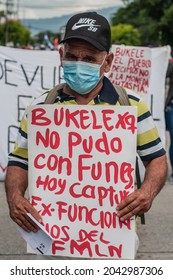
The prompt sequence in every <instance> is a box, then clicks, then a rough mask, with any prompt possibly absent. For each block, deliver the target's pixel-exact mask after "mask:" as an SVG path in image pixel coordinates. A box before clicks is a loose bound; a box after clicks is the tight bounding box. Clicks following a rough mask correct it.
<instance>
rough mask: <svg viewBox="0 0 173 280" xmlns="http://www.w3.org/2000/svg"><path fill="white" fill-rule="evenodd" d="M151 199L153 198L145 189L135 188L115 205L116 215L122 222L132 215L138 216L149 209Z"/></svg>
mask: <svg viewBox="0 0 173 280" xmlns="http://www.w3.org/2000/svg"><path fill="white" fill-rule="evenodd" d="M152 201H153V198H152V197H151V196H150V194H149V193H147V192H146V191H145V190H143V189H138V190H135V191H134V192H133V193H131V194H130V195H128V196H127V197H126V198H125V199H124V200H122V201H121V203H120V204H119V205H118V206H117V208H116V209H117V211H118V213H117V215H118V217H119V218H120V220H121V221H122V222H124V221H125V220H128V219H130V218H132V217H133V216H140V215H141V214H143V213H145V212H147V211H148V210H149V209H150V207H151V205H152Z"/></svg>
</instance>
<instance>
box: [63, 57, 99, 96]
mask: <svg viewBox="0 0 173 280" xmlns="http://www.w3.org/2000/svg"><path fill="white" fill-rule="evenodd" d="M103 62H104V61H103ZM102 65H103V63H102V64H101V65H100V64H93V63H88V62H82V61H66V60H64V61H63V68H64V80H65V81H66V83H67V85H68V86H69V87H70V88H71V89H73V90H74V91H76V92H78V93H79V94H82V95H84V94H87V93H89V92H90V91H91V90H92V89H93V88H95V87H96V85H97V84H98V82H99V81H100V79H101V77H100V67H101V66H102Z"/></svg>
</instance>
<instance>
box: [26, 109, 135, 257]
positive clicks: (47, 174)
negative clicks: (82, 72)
mask: <svg viewBox="0 0 173 280" xmlns="http://www.w3.org/2000/svg"><path fill="white" fill-rule="evenodd" d="M136 116H137V108H136V107H129V106H121V107H116V106H87V107H85V109H84V108H83V107H81V106H79V105H76V106H72V105H67V106H61V105H59V106H58V107H57V106H55V105H42V106H41V105H36V106H30V107H29V108H28V118H29V119H28V131H29V138H28V141H29V144H28V147H29V193H30V200H31V203H32V205H33V206H34V207H36V209H37V210H38V212H39V213H40V215H41V216H42V218H43V224H44V226H45V229H46V230H47V231H48V233H49V234H50V235H51V236H52V238H54V239H55V240H54V242H53V244H52V247H51V249H50V250H49V251H48V253H47V254H51V255H62V256H71V257H82V258H115V259H125V258H126V259H133V258H134V255H135V218H134V217H133V218H132V219H130V220H127V221H125V222H121V221H120V219H119V218H118V216H117V212H116V206H117V205H118V204H119V203H120V201H121V200H123V199H124V198H125V197H126V196H127V195H128V194H129V193H131V192H133V191H134V188H135V186H134V177H135V162H136V137H137V133H136V130H137V120H136V119H137V117H136Z"/></svg>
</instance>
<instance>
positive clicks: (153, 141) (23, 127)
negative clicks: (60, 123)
mask: <svg viewBox="0 0 173 280" xmlns="http://www.w3.org/2000/svg"><path fill="white" fill-rule="evenodd" d="M126 91H127V94H128V98H129V101H130V104H131V105H132V106H137V153H138V155H139V157H140V158H141V160H142V161H150V160H152V159H154V158H157V157H160V156H162V155H164V154H165V153H166V152H165V150H164V148H163V145H162V142H161V139H160V137H159V134H158V131H157V128H156V125H155V123H154V121H153V118H152V116H151V113H150V111H149V109H148V107H147V105H146V103H145V102H144V101H143V99H142V98H141V97H140V96H139V95H137V94H136V93H134V92H133V91H131V90H129V89H127V88H126ZM48 93H49V92H46V93H44V94H42V95H41V96H40V97H38V98H36V99H35V100H34V101H33V103H32V105H36V104H44V101H45V98H46V96H47V94H48ZM54 104H57V105H58V104H61V105H62V104H63V105H78V104H77V103H76V100H75V97H73V96H69V95H67V94H66V93H64V92H63V90H60V91H59V93H58V95H57V98H56V100H55V102H54ZM88 105H102V106H104V105H116V106H120V103H119V101H118V93H117V92H116V90H115V88H114V86H113V85H112V84H111V82H110V81H109V79H108V78H106V77H104V79H103V87H102V89H101V91H100V92H99V94H98V96H97V97H96V98H94V99H93V100H91V101H90V102H89V103H88ZM8 159H9V160H8V165H9V166H20V167H22V168H24V169H26V170H27V169H28V141H27V116H26V112H25V114H24V116H23V118H22V120H21V123H20V127H19V130H18V135H17V140H16V143H15V146H14V150H13V151H12V152H11V153H10V154H9V158H8Z"/></svg>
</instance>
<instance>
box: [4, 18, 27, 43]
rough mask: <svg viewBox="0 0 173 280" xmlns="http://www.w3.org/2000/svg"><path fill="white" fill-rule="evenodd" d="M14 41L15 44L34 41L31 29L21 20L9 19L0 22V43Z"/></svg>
mask: <svg viewBox="0 0 173 280" xmlns="http://www.w3.org/2000/svg"><path fill="white" fill-rule="evenodd" d="M8 42H12V43H13V44H14V46H17V45H18V44H19V45H27V44H30V43H31V42H32V37H31V34H30V31H29V30H28V29H27V28H25V27H24V26H23V25H22V24H21V23H20V22H19V21H8V22H6V23H4V24H0V44H1V45H5V44H6V43H8Z"/></svg>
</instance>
